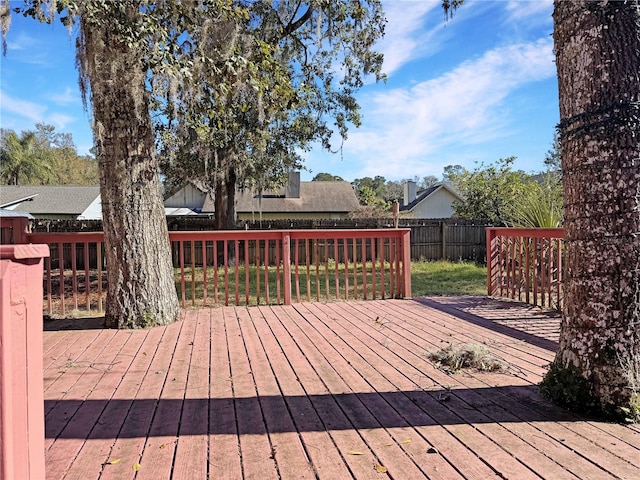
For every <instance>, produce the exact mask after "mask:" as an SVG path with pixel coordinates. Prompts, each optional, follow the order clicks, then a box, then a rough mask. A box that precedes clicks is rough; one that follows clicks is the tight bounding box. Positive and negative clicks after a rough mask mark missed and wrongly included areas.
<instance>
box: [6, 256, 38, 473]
mask: <svg viewBox="0 0 640 480" xmlns="http://www.w3.org/2000/svg"><path fill="white" fill-rule="evenodd" d="M48 256H49V247H48V246H47V245H3V246H0V345H2V351H1V352H0V479H3V480H10V479H14V478H15V479H18V478H24V479H27V478H33V479H36V478H45V463H44V385H43V380H42V378H43V377H42V375H43V363H42V348H43V346H42V345H43V343H42V274H43V258H45V257H48Z"/></svg>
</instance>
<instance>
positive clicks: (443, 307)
mask: <svg viewBox="0 0 640 480" xmlns="http://www.w3.org/2000/svg"><path fill="white" fill-rule="evenodd" d="M413 300H414V301H416V302H418V303H421V304H423V305H426V306H428V307H430V308H433V309H435V310H440V311H441V312H445V313H448V314H449V315H453V316H455V317H457V318H459V319H460V320H464V321H465V322H469V323H472V324H474V325H478V326H480V327H483V328H486V329H488V330H492V331H494V332H496V333H501V334H503V335H507V336H509V337H512V338H515V339H516V340H522V341H523V342H526V343H529V344H531V345H535V346H536V347H540V348H544V349H545V350H549V351H550V352H555V351H556V350H557V349H558V342H555V341H553V340H549V339H548V338H543V337H540V336H538V335H534V334H532V333H528V332H523V331H522V330H519V329H517V328H513V327H510V326H508V325H504V324H500V323H497V322H494V321H493V320H491V319H488V318H484V317H480V316H478V315H474V314H473V313H469V312H465V311H464V310H462V308H461V307H463V306H465V307H466V306H468V305H467V304H465V303H463V304H462V305H456V304H455V303H452V304H443V303H439V302H436V301H434V300H431V299H429V298H414V299H413Z"/></svg>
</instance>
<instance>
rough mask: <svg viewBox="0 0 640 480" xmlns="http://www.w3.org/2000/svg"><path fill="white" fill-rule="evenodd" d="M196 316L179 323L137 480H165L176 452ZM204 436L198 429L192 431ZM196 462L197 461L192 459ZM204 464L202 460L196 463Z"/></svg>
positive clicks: (190, 316)
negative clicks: (173, 348) (176, 338)
mask: <svg viewBox="0 0 640 480" xmlns="http://www.w3.org/2000/svg"><path fill="white" fill-rule="evenodd" d="M196 315H197V312H196V311H194V310H190V311H188V312H187V313H186V315H184V316H183V319H182V320H181V323H182V328H181V329H180V333H179V335H178V341H177V342H176V348H175V350H174V352H173V353H172V356H171V362H170V364H169V365H168V368H167V377H166V380H165V383H164V385H163V386H162V391H161V393H160V399H159V401H158V406H157V408H156V411H155V414H154V416H153V421H152V423H151V427H150V429H149V436H148V438H147V441H146V443H145V446H144V451H143V453H142V457H141V459H140V461H139V463H140V470H139V471H138V474H137V476H136V479H138V480H144V479H151V480H157V479H159V478H169V477H170V476H171V471H172V468H173V460H174V457H175V454H176V451H177V448H176V447H177V443H178V438H177V437H178V430H179V427H180V422H181V420H182V412H183V410H184V396H185V390H186V385H187V380H188V376H189V368H190V365H191V354H192V352H193V345H194V341H195V334H196V327H197V322H196V321H195V317H196ZM192 433H194V434H198V433H200V434H204V433H205V432H204V430H203V429H202V428H200V429H198V430H196V431H193V432H192ZM192 460H193V461H194V462H198V459H196V458H194V459H192ZM200 460H201V461H204V459H200Z"/></svg>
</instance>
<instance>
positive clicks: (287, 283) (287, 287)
mask: <svg viewBox="0 0 640 480" xmlns="http://www.w3.org/2000/svg"><path fill="white" fill-rule="evenodd" d="M282 272H283V274H284V292H283V293H284V304H285V305H291V233H290V232H282Z"/></svg>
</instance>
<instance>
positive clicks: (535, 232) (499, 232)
mask: <svg viewBox="0 0 640 480" xmlns="http://www.w3.org/2000/svg"><path fill="white" fill-rule="evenodd" d="M563 240H564V230H563V229H562V228H536V229H525V228H507V227H497V228H496V227H490V228H487V229H486V242H487V295H489V296H498V297H506V298H511V299H516V300H521V301H525V302H527V303H531V304H533V305H538V306H542V307H549V308H555V309H561V308H562V298H563V295H562V273H563V272H562V268H563V259H562V256H563V251H564V242H563Z"/></svg>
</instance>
